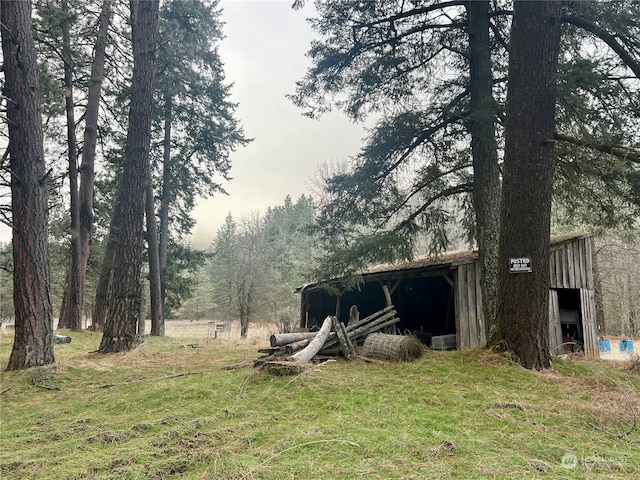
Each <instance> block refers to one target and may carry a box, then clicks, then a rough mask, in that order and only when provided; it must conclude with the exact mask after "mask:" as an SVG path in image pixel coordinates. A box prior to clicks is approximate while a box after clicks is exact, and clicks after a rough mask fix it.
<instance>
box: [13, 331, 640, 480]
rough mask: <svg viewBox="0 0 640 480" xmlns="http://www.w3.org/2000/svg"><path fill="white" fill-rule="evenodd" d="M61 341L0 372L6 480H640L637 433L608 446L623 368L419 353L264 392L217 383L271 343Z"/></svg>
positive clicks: (625, 385)
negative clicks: (117, 347)
mask: <svg viewBox="0 0 640 480" xmlns="http://www.w3.org/2000/svg"><path fill="white" fill-rule="evenodd" d="M71 335H72V337H73V341H72V343H70V344H64V345H58V346H56V358H57V361H58V365H57V366H56V367H55V368H52V367H44V368H41V369H30V370H24V371H18V372H3V373H2V382H1V386H0V392H2V394H0V402H1V403H0V415H1V421H2V423H1V427H0V478H2V479H5V478H6V479H49V478H50V479H163V478H173V477H179V478H185V479H264V480H267V479H272V480H283V479H353V478H367V479H426V478H434V479H435V478H438V479H440V478H441V479H472V478H491V479H514V478H544V479H582V478H585V479H587V478H588V479H599V478H602V479H605V478H606V479H616V478H619V479H629V478H640V425H639V426H638V427H637V428H636V429H635V430H633V431H632V432H631V433H630V434H629V435H627V436H626V437H624V438H618V435H622V434H623V433H625V432H627V431H629V430H630V429H631V427H632V425H633V421H634V413H635V415H640V376H639V375H637V374H636V375H634V374H632V373H630V372H628V371H626V370H625V369H624V368H623V367H624V366H623V365H620V364H616V363H610V362H604V361H587V360H572V361H562V360H555V361H554V371H552V372H544V373H536V372H530V371H526V370H524V369H522V368H520V367H519V366H517V365H514V364H513V363H511V362H509V361H507V360H506V359H504V358H503V357H501V356H498V355H494V354H492V353H489V352H486V351H470V352H427V353H426V354H425V355H424V357H423V358H421V359H420V360H418V361H415V362H411V363H402V364H397V363H387V364H368V363H364V362H362V361H359V360H356V361H354V362H350V363H347V362H343V361H337V362H328V363H325V364H322V365H319V366H316V367H314V368H313V369H311V370H308V371H306V372H304V373H302V374H300V375H297V376H293V377H272V376H268V375H266V374H265V373H263V372H262V371H259V370H256V369H254V368H252V367H247V368H239V369H234V370H222V369H221V367H222V366H225V365H232V364H237V363H241V362H244V361H250V360H253V359H255V358H257V357H258V356H259V354H258V353H257V349H258V348H260V347H263V346H266V345H267V343H268V342H267V340H265V342H264V344H261V345H247V344H241V345H238V344H234V342H232V341H226V342H223V343H215V344H213V345H204V346H203V348H189V347H187V348H183V347H182V345H183V344H184V343H187V341H185V340H178V339H171V338H147V341H146V342H145V345H144V347H143V351H134V352H129V353H126V354H113V355H97V354H88V353H87V352H89V351H92V350H95V349H96V348H97V346H98V344H99V341H100V336H99V335H98V334H93V333H90V332H83V333H79V334H78V333H73V334H71ZM10 348H11V344H10V340H9V339H8V337H7V336H6V335H5V336H4V337H0V362H2V366H3V367H4V366H6V363H7V360H8V356H9V353H10ZM34 381H35V383H34ZM36 383H37V385H36ZM631 407H633V410H632V409H631ZM563 457H564V460H563ZM574 460H575V462H576V463H575V466H574V468H565V467H564V466H563V461H564V464H565V466H572V465H573V463H572V462H573V461H574Z"/></svg>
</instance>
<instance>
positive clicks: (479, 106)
mask: <svg viewBox="0 0 640 480" xmlns="http://www.w3.org/2000/svg"><path fill="white" fill-rule="evenodd" d="M466 8H467V14H468V34H469V57H470V58H469V89H470V94H471V101H470V102H471V103H470V110H471V115H470V116H469V123H468V128H469V132H470V134H471V152H472V156H473V206H474V210H475V213H476V239H477V242H478V256H479V262H480V269H481V271H482V276H481V278H480V285H481V288H482V298H483V300H484V302H483V306H484V314H485V322H486V326H487V330H486V331H487V340H489V341H490V343H491V337H493V336H494V331H495V316H496V292H497V284H498V239H499V234H500V167H499V165H498V146H497V143H496V132H495V123H496V111H495V101H494V98H493V93H492V88H493V75H492V71H491V43H490V39H489V10H490V6H489V2H488V1H468V2H467V5H466Z"/></svg>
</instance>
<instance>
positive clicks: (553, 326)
mask: <svg viewBox="0 0 640 480" xmlns="http://www.w3.org/2000/svg"><path fill="white" fill-rule="evenodd" d="M552 259H553V256H552ZM560 345H562V327H561V326H560V305H559V303H558V291H557V290H553V289H552V290H549V351H550V352H551V354H552V355H558V354H560V353H562V351H561V349H560V348H559V347H560Z"/></svg>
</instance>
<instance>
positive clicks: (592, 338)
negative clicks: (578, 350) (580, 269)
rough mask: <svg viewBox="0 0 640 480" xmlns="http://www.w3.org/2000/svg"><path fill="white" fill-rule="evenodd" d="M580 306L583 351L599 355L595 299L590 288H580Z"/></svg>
mask: <svg viewBox="0 0 640 480" xmlns="http://www.w3.org/2000/svg"><path fill="white" fill-rule="evenodd" d="M580 307H581V308H582V311H581V312H580V313H581V314H582V328H583V330H584V353H585V354H586V355H595V356H597V355H599V349H598V333H597V332H598V330H597V327H596V300H595V293H594V291H593V290H591V289H587V288H581V289H580Z"/></svg>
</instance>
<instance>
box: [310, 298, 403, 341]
mask: <svg viewBox="0 0 640 480" xmlns="http://www.w3.org/2000/svg"><path fill="white" fill-rule="evenodd" d="M383 311H386V313H385V314H384V315H382V316H378V315H376V314H374V315H371V316H369V317H367V318H370V319H371V318H373V320H370V321H369V322H368V323H366V324H363V323H360V324H359V325H358V326H356V327H354V328H351V329H349V326H347V328H346V330H347V335H348V336H349V339H350V340H351V343H354V344H355V343H358V340H360V339H362V338H364V337H366V336H367V335H369V334H370V333H372V332H376V331H378V330H381V329H382V328H384V327H386V326H389V325H393V324H394V323H397V322H399V321H400V319H399V318H397V317H396V316H395V315H396V311H395V310H394V309H393V308H391V309H388V308H386V309H384V310H381V311H380V312H383ZM380 312H377V313H378V314H379V313H380ZM361 322H362V321H361ZM337 344H338V341H337V338H330V339H329V340H327V342H326V343H325V346H324V348H323V350H325V349H330V348H331V347H334V346H335V345H337Z"/></svg>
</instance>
